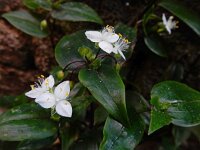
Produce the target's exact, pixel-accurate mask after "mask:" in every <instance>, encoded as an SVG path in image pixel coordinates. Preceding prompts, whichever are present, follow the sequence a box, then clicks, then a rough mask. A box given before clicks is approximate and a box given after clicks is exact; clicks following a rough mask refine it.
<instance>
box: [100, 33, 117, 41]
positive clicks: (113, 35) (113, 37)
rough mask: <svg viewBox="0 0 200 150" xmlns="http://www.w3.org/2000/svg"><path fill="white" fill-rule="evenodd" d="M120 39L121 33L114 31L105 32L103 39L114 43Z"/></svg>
mask: <svg viewBox="0 0 200 150" xmlns="http://www.w3.org/2000/svg"><path fill="white" fill-rule="evenodd" d="M118 39H119V35H117V34H116V33H112V32H104V33H103V40H104V41H106V42H109V43H114V42H116V41H117V40H118Z"/></svg>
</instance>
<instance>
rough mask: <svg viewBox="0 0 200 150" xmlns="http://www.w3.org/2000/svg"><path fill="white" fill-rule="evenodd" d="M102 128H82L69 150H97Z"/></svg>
mask: <svg viewBox="0 0 200 150" xmlns="http://www.w3.org/2000/svg"><path fill="white" fill-rule="evenodd" d="M101 134H102V129H99V128H94V129H90V130H87V129H86V130H84V131H83V132H82V133H81V134H80V135H79V139H78V140H76V142H74V143H73V145H72V146H71V147H70V149H71V150H98V149H99V148H98V145H99V143H100V140H101Z"/></svg>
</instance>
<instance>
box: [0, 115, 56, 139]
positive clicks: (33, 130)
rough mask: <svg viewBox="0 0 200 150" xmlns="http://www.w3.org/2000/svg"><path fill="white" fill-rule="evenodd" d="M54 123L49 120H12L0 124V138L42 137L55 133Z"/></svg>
mask: <svg viewBox="0 0 200 150" xmlns="http://www.w3.org/2000/svg"><path fill="white" fill-rule="evenodd" d="M56 131H57V128H56V125H55V124H54V123H53V122H51V121H49V120H41V119H26V120H24V119H23V120H13V121H9V122H6V123H2V124H0V133H1V134H0V140H3V141H4V140H5V141H22V140H36V139H43V138H47V137H50V136H54V135H55V134H56Z"/></svg>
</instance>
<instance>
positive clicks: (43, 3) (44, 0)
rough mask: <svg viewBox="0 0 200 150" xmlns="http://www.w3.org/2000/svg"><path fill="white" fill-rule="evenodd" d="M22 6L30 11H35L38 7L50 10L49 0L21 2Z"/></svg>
mask: <svg viewBox="0 0 200 150" xmlns="http://www.w3.org/2000/svg"><path fill="white" fill-rule="evenodd" d="M23 4H24V5H25V6H26V7H28V8H30V9H37V8H39V7H41V8H43V9H46V10H51V6H52V2H51V0H23Z"/></svg>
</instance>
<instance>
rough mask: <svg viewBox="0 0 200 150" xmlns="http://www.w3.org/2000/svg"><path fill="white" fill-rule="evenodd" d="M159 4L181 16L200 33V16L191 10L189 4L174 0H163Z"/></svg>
mask: <svg viewBox="0 0 200 150" xmlns="http://www.w3.org/2000/svg"><path fill="white" fill-rule="evenodd" d="M159 5H160V6H162V7H163V8H165V9H167V10H168V11H170V12H171V13H173V14H174V15H175V16H177V17H179V18H180V19H181V20H183V21H184V22H185V23H186V24H187V25H188V26H189V27H190V28H191V29H193V30H194V31H195V32H196V33H197V34H198V35H200V16H198V15H197V14H196V13H194V12H193V11H191V10H189V9H188V7H187V6H184V5H183V4H181V3H179V2H177V1H174V0H162V1H161V2H160V3H159Z"/></svg>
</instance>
